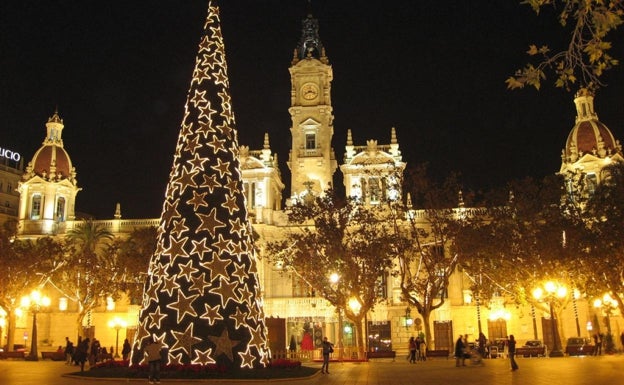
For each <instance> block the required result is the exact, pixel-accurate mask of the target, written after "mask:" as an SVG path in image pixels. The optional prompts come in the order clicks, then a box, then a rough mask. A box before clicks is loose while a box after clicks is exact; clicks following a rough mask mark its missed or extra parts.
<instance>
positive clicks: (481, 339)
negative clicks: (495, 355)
mask: <svg viewBox="0 0 624 385" xmlns="http://www.w3.org/2000/svg"><path fill="white" fill-rule="evenodd" d="M478 342H479V346H478V351H479V354H480V355H481V357H485V345H486V344H487V337H486V336H485V334H483V332H479V339H478Z"/></svg>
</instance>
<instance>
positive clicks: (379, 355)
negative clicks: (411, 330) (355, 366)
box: [366, 350, 396, 361]
mask: <svg viewBox="0 0 624 385" xmlns="http://www.w3.org/2000/svg"><path fill="white" fill-rule="evenodd" d="M366 357H367V358H392V361H394V359H395V358H396V352H395V351H394V350H391V351H388V350H386V351H383V350H382V351H376V352H367V353H366Z"/></svg>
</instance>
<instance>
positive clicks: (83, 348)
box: [74, 337, 90, 372]
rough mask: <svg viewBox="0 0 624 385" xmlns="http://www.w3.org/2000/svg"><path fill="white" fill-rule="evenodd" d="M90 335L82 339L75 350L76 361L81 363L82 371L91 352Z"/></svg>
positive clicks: (78, 363)
mask: <svg viewBox="0 0 624 385" xmlns="http://www.w3.org/2000/svg"><path fill="white" fill-rule="evenodd" d="M89 342H90V341H89V337H87V338H85V339H84V340H82V341H81V342H80V343H79V344H78V346H77V347H76V351H75V352H74V361H75V362H76V364H77V365H80V371H81V372H84V365H85V362H87V356H88V353H89Z"/></svg>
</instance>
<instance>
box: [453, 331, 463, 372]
mask: <svg viewBox="0 0 624 385" xmlns="http://www.w3.org/2000/svg"><path fill="white" fill-rule="evenodd" d="M464 350H465V346H464V336H462V335H461V334H460V335H459V338H458V339H457V341H456V342H455V366H457V367H459V366H460V365H459V360H461V366H466V356H465V355H464Z"/></svg>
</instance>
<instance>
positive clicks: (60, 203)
mask: <svg viewBox="0 0 624 385" xmlns="http://www.w3.org/2000/svg"><path fill="white" fill-rule="evenodd" d="M54 217H55V218H56V220H57V221H59V222H64V221H65V197H59V198H58V199H57V200H56V212H55V213H54Z"/></svg>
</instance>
